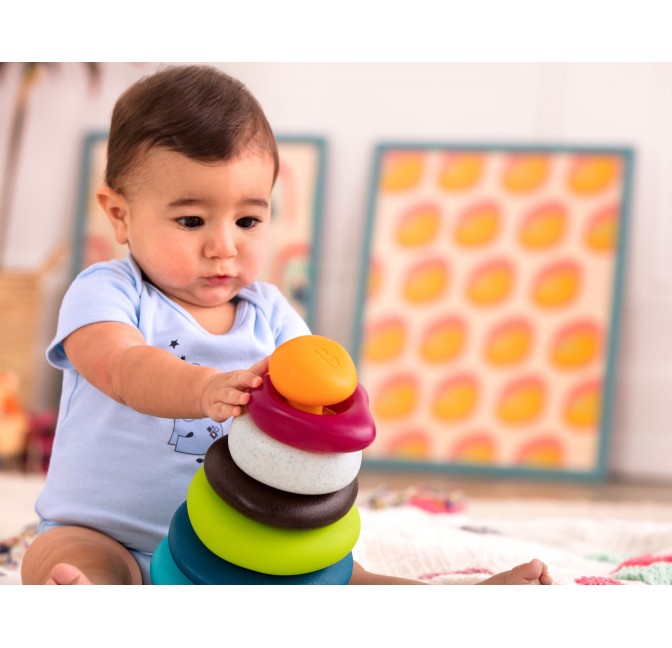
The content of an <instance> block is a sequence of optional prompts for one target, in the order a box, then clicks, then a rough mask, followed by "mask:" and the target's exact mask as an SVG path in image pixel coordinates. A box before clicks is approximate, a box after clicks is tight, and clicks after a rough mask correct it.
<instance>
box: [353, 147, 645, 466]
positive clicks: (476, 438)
mask: <svg viewBox="0 0 672 648" xmlns="http://www.w3.org/2000/svg"><path fill="white" fill-rule="evenodd" d="M633 160H634V156H633V153H632V151H631V150H629V149H624V148H589V147H571V146H566V147H540V146H539V147H532V146H487V145H463V144H460V145H452V144H436V145H432V144H419V145H412V144H396V143H383V144H381V145H379V146H378V147H377V149H376V151H375V159H374V165H373V174H372V186H371V190H370V198H369V210H368V211H369V213H368V221H367V231H366V238H365V244H364V259H363V264H362V278H361V282H360V285H361V289H360V295H359V301H358V310H357V322H356V329H355V334H354V357H355V358H356V360H357V364H358V370H359V374H360V381H361V382H362V384H364V385H365V386H366V389H367V391H368V393H369V397H370V406H371V410H372V413H373V415H374V419H375V420H376V426H377V438H376V441H375V442H374V443H373V444H372V445H371V446H370V447H369V448H367V450H366V451H365V452H364V461H365V463H369V464H370V465H383V466H385V467H398V468H412V469H414V470H417V469H425V468H437V469H443V470H453V471H463V472H475V473H484V474H488V473H489V474H493V473H495V474H496V473H499V474H502V473H511V474H516V475H543V476H545V477H548V476H559V477H565V478H588V479H599V478H600V477H601V476H602V475H603V473H604V469H605V459H606V451H607V445H608V436H609V429H610V415H611V400H612V397H613V395H612V382H613V376H614V367H615V362H616V348H617V338H618V320H619V317H618V313H619V300H620V293H621V283H622V278H623V272H624V252H625V248H626V234H627V232H626V226H627V219H628V206H629V199H630V191H631V176H632V168H633Z"/></svg>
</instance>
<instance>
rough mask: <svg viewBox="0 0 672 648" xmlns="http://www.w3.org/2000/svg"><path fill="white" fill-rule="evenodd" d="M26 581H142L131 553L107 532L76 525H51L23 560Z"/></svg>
mask: <svg viewBox="0 0 672 648" xmlns="http://www.w3.org/2000/svg"><path fill="white" fill-rule="evenodd" d="M21 581H22V582H23V584H24V585H89V584H93V585H142V576H141V573H140V568H139V567H138V563H137V562H136V561H135V559H134V558H133V556H132V555H131V553H130V552H129V551H128V550H127V549H126V548H125V547H123V546H122V545H121V544H119V543H118V542H117V541H116V540H112V538H109V537H108V536H106V535H103V534H102V533H99V532H98V531H93V530H92V529H86V528H84V527H76V526H62V527H55V528H53V529H49V530H48V531H45V532H44V533H41V534H40V535H38V536H37V538H35V540H33V542H31V544H30V545H29V547H28V549H27V550H26V553H25V555H24V556H23V560H22V561H21Z"/></svg>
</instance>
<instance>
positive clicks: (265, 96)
mask: <svg viewBox="0 0 672 648" xmlns="http://www.w3.org/2000/svg"><path fill="white" fill-rule="evenodd" d="M154 67H155V66H154V65H152V64H147V65H139V64H136V65H132V64H104V65H103V79H102V85H101V87H100V88H99V90H98V92H97V94H95V95H92V94H90V93H89V92H88V91H87V89H86V82H85V79H86V76H85V73H84V69H83V67H82V66H80V65H79V64H76V63H68V64H63V65H61V66H59V67H58V68H54V69H53V70H50V71H47V72H46V73H45V74H43V75H42V77H41V78H40V79H39V81H38V83H37V85H36V87H35V90H34V94H33V98H32V105H31V113H30V115H29V120H28V132H27V138H26V145H25V148H24V151H23V152H22V157H21V160H20V174H19V185H18V191H17V193H16V196H15V202H14V207H13V212H12V227H11V239H10V246H9V253H8V255H7V259H6V260H7V262H9V263H10V264H11V265H12V266H14V267H21V268H34V267H36V266H37V265H38V264H39V263H40V262H41V261H42V260H43V259H44V258H45V257H46V256H47V254H48V253H49V251H50V250H51V249H52V248H53V247H54V246H55V245H56V244H57V243H58V242H60V241H69V240H70V239H71V236H72V233H73V228H74V219H75V216H76V213H75V212H76V203H77V183H78V179H79V178H78V174H79V165H80V153H81V144H82V140H83V137H84V135H85V133H86V132H87V131H89V130H102V129H105V128H106V127H107V121H108V118H109V115H110V112H111V109H112V105H113V103H114V100H115V99H116V97H117V95H118V94H119V92H120V91H121V90H123V89H124V88H125V87H126V86H127V85H128V84H129V83H130V82H131V81H132V80H134V79H135V78H137V77H139V76H141V75H143V74H145V73H147V72H149V71H151V70H152V69H153V68H154ZM220 67H222V68H223V69H224V70H226V71H227V72H229V73H231V74H233V75H234V76H237V77H238V78H240V79H241V80H242V81H243V82H244V83H246V84H247V85H248V87H249V88H250V89H251V90H252V92H253V93H254V94H255V95H256V96H257V97H258V99H259V100H260V102H261V103H262V105H263V106H264V107H265V109H266V112H267V115H268V117H269V120H270V122H271V124H272V126H273V127H274V129H275V131H276V132H277V133H279V134H283V135H286V134H306V135H319V136H322V137H324V138H325V139H326V140H327V142H328V147H329V148H328V160H327V175H326V187H325V211H324V217H325V222H324V224H323V242H322V250H323V254H322V256H321V258H320V261H319V263H320V270H319V273H320V278H321V286H320V290H319V293H318V300H317V301H318V303H317V313H316V315H317V319H316V327H315V328H316V331H318V332H320V333H322V334H324V335H328V336H330V337H332V338H334V339H336V340H338V341H339V342H341V343H343V344H344V345H346V346H348V345H349V344H350V342H351V336H352V329H353V318H354V317H355V312H356V299H357V281H358V277H359V274H358V273H359V268H360V264H361V244H362V235H363V230H364V222H365V217H366V201H367V191H368V188H369V172H370V166H371V161H372V152H373V147H374V145H375V144H376V143H377V142H378V141H380V140H396V141H398V140H408V141H418V140H424V141H433V142H437V141H446V142H459V141H464V142H502V143H541V144H585V145H589V144H605V145H625V146H630V147H632V148H634V149H635V151H636V161H635V183H634V197H633V204H632V212H631V227H630V237H629V249H628V266H627V277H626V278H627V281H626V285H625V295H624V301H623V303H624V312H623V321H622V327H621V331H622V336H621V345H620V349H619V363H618V373H617V380H616V385H615V386H616V398H615V401H616V412H615V416H614V430H613V431H612V444H611V446H612V447H611V451H610V457H609V462H608V463H609V467H610V469H611V472H613V473H620V474H624V475H630V476H638V477H650V478H666V479H672V415H671V414H670V410H669V409H668V408H667V407H666V404H667V402H666V401H667V397H669V396H668V395H670V396H672V341H670V331H672V216H671V215H670V214H671V213H672V180H671V178H672V120H671V118H670V115H672V64H668V63H663V64H654V63H626V64H618V63H605V64H580V63H571V64H556V63H553V64H536V63H516V64H501V63H483V64H466V63H452V64H451V63H432V64H417V63H408V64H397V63H380V64H376V63H370V64H369V63H367V64H358V63H347V64H339V63H296V64H291V63H266V64H265V63H231V64H220ZM6 72H8V73H6V74H5V78H4V80H3V81H0V151H4V150H5V146H6V139H7V137H6V132H7V122H8V119H9V117H8V112H9V110H8V106H9V103H10V100H11V95H12V94H13V88H14V87H15V85H16V83H15V81H16V76H17V72H18V69H17V70H13V69H11V68H10V69H8V70H6ZM2 164H3V161H0V165H2ZM0 170H1V167H0ZM68 276H69V272H68V268H66V267H63V268H61V270H60V271H59V272H58V273H56V274H55V275H54V276H53V277H52V278H51V280H50V281H49V282H48V285H47V292H48V308H47V311H48V312H47V315H46V317H45V321H44V322H43V326H42V329H43V330H42V338H43V340H42V347H44V346H46V344H47V342H48V341H49V339H50V335H51V333H52V330H53V320H54V318H55V312H56V309H57V304H58V300H59V298H60V295H61V294H62V292H63V290H65V286H66V284H67V280H68ZM36 361H37V362H39V363H40V367H41V374H40V382H39V394H38V399H37V400H38V404H39V405H41V406H47V405H50V404H53V403H54V401H55V398H56V395H57V393H58V388H59V376H58V375H57V374H56V372H54V371H53V370H51V369H50V368H49V367H47V366H46V364H45V363H44V361H43V360H42V356H41V355H39V357H38V358H37V359H36Z"/></svg>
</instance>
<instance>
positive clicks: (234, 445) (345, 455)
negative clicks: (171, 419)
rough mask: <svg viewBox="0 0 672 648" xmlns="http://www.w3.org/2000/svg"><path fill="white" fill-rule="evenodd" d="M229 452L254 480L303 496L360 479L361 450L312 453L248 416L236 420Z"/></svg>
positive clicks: (331, 491)
mask: <svg viewBox="0 0 672 648" xmlns="http://www.w3.org/2000/svg"><path fill="white" fill-rule="evenodd" d="M229 452H230V453H231V458H232V459H233V460H234V461H235V463H236V465H237V466H238V467H239V468H240V469H241V470H242V471H243V472H245V473H247V474H248V475H249V476H250V477H252V478H253V479H256V480H257V481H260V482H261V483H262V484H266V485H267V486H272V487H273V488H278V489H280V490H283V491H287V492H288V493H298V494H300V495H323V494H325V493H335V492H336V491H337V490H340V489H341V488H345V487H346V486H347V485H348V484H350V482H352V480H353V479H354V478H355V477H357V473H358V472H359V469H360V467H361V465H362V451H361V450H358V451H356V452H309V451H307V450H299V449H298V448H293V447H291V446H288V445H286V444H284V443H281V442H280V441H277V440H276V439H274V438H273V437H270V436H269V435H268V434H266V433H265V432H262V430H260V429H259V428H258V427H257V426H256V425H255V423H254V421H253V420H252V417H251V416H250V415H249V414H243V415H242V416H238V417H236V418H235V419H233V421H232V423H231V428H230V429H229Z"/></svg>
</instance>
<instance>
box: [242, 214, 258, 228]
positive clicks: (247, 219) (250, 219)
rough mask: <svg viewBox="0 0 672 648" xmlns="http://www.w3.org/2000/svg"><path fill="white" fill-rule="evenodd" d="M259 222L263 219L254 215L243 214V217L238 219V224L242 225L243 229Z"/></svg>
mask: <svg viewBox="0 0 672 648" xmlns="http://www.w3.org/2000/svg"><path fill="white" fill-rule="evenodd" d="M259 222H261V221H260V220H259V219H258V218H255V217H254V216H243V218H239V219H238V220H237V221H236V225H238V227H241V228H242V229H251V228H252V227H254V226H255V225H256V224H257V223H259Z"/></svg>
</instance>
